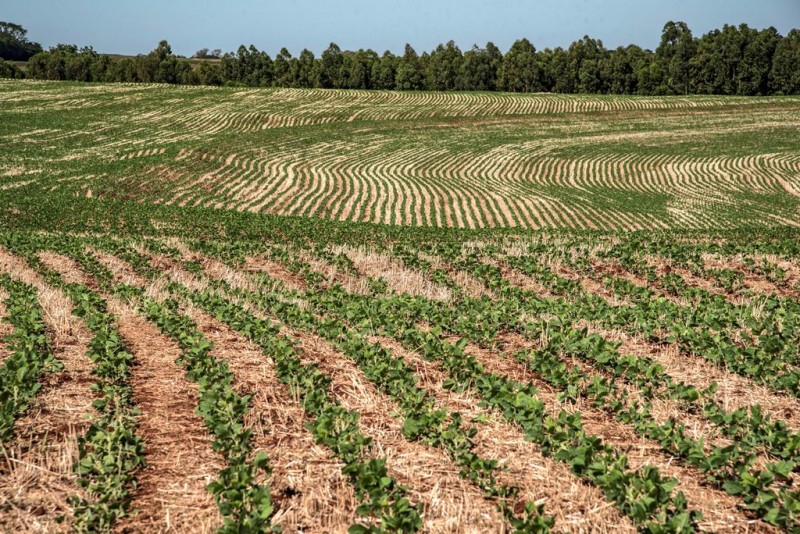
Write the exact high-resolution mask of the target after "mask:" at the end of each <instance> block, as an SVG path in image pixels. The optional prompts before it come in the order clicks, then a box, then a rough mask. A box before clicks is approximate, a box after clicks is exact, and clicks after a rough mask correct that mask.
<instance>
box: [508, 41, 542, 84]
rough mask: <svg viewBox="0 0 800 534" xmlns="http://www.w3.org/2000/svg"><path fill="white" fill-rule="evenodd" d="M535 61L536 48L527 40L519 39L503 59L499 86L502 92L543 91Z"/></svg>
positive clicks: (540, 76)
mask: <svg viewBox="0 0 800 534" xmlns="http://www.w3.org/2000/svg"><path fill="white" fill-rule="evenodd" d="M539 68H540V66H539V64H538V63H537V61H536V48H535V47H534V46H533V44H531V42H530V41H528V40H527V39H519V40H518V41H515V42H514V44H513V45H512V46H511V49H510V50H509V51H508V52H506V55H505V56H504V57H503V63H502V67H501V69H500V74H499V79H500V83H499V86H500V88H501V89H502V90H503V91H511V92H514V93H516V92H523V93H530V92H532V91H541V90H542V89H543V84H542V75H541V73H540V71H539Z"/></svg>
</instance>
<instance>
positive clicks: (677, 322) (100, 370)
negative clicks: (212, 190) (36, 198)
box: [0, 212, 800, 532]
mask: <svg viewBox="0 0 800 534" xmlns="http://www.w3.org/2000/svg"><path fill="white" fill-rule="evenodd" d="M209 214H210V216H212V217H213V214H214V212H209ZM357 231H359V229H358V228H355V227H354V228H352V229H351V232H353V234H352V235H350V236H349V237H350V238H353V237H354V236H355V232H357ZM361 231H363V235H362V237H363V238H362V239H360V240H359V241H358V242H355V241H351V242H348V241H347V240H340V239H338V238H336V239H333V240H331V239H330V234H325V233H324V232H318V231H317V230H316V229H314V227H313V226H307V227H306V231H305V234H303V233H301V232H300V231H297V232H295V233H294V234H293V235H292V236H291V237H290V236H289V235H288V234H286V235H282V236H278V235H276V234H275V233H271V232H268V233H265V237H264V238H263V239H261V240H257V241H255V240H223V241H215V240H212V239H206V238H202V239H193V238H189V237H182V238H181V237H175V236H166V235H161V236H155V235H153V236H150V237H138V238H127V237H110V236H107V235H105V236H104V235H100V234H93V235H86V234H84V235H77V234H62V233H52V232H27V231H6V232H4V233H2V235H0V288H2V289H0V301H2V308H0V314H2V316H3V322H2V324H3V329H4V330H3V332H2V333H3V334H4V343H3V344H2V345H0V362H1V365H2V367H0V373H2V374H0V377H2V380H0V398H2V399H3V403H2V413H0V416H1V418H0V437H1V438H2V440H3V450H4V454H3V459H4V460H3V461H2V462H1V463H0V512H1V513H0V521H2V527H3V530H23V531H52V530H60V529H67V530H79V531H96V530H103V529H106V528H111V527H112V526H113V528H121V529H128V530H132V531H151V530H152V531H155V530H164V529H167V530H170V529H171V530H178V531H180V530H216V529H217V528H219V527H220V526H221V525H227V527H226V529H227V530H239V531H241V529H245V530H247V529H250V530H252V531H263V530H266V529H268V528H269V527H281V528H283V530H284V531H285V532H296V531H304V532H321V531H330V532H343V531H347V530H348V529H350V531H351V532H354V531H355V532H358V531H367V530H369V529H373V530H374V529H379V530H383V531H396V530H402V531H415V530H422V531H426V532H512V531H527V532H547V531H550V530H553V531H562V532H563V531H570V532H577V531H584V532H612V531H613V532H620V531H631V532H632V531H636V530H640V531H650V532H691V531H695V530H704V531H715V532H744V531H752V532H779V531H794V530H796V529H797V526H798V517H799V516H798V514H800V510H798V506H800V504H798V502H799V501H798V499H797V497H798V493H797V492H798V489H800V488H798V485H797V483H798V478H797V472H798V465H799V464H798V456H799V455H800V452H799V451H800V448H798V443H799V442H800V438H799V437H798V431H799V430H800V420H799V419H798V413H799V412H798V410H797V406H798V400H797V399H798V395H800V370H798V366H797V361H798V356H799V354H798V350H800V349H798V344H797V342H796V341H797V317H798V315H799V314H800V300H798V297H800V261H798V255H800V249H798V243H800V241H798V240H797V239H796V234H794V235H792V234H788V235H784V236H783V237H781V235H780V234H761V233H753V234H748V235H746V236H745V235H737V234H725V235H722V234H720V235H715V236H713V239H712V238H708V239H700V238H698V236H696V235H693V236H691V237H686V238H679V237H677V236H676V235H662V236H657V235H655V234H648V235H644V234H641V233H636V234H632V235H629V236H619V235H608V236H601V235H595V234H593V235H578V234H572V235H570V234H564V233H560V232H555V233H536V234H525V235H519V236H511V235H504V236H502V237H498V236H495V237H493V238H492V237H489V236H483V237H476V238H475V239H472V240H470V241H466V240H464V239H463V238H462V236H460V235H458V234H454V235H451V234H447V233H445V234H441V235H439V236H438V237H437V238H431V235H432V234H417V233H415V232H414V231H413V230H405V232H407V233H405V234H403V237H404V239H402V240H398V241H395V242H391V241H387V240H385V239H384V238H383V237H381V238H378V239H377V241H375V242H373V241H371V240H370V238H369V237H368V235H369V233H370V227H364V228H363V229H361ZM273 237H274V238H276V239H273ZM357 243H359V244H357ZM364 243H367V244H364ZM379 243H382V244H379ZM215 502H216V503H217V505H216V506H215V505H214V503H215ZM134 511H136V512H134Z"/></svg>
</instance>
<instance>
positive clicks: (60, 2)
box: [0, 0, 800, 56]
mask: <svg viewBox="0 0 800 534" xmlns="http://www.w3.org/2000/svg"><path fill="white" fill-rule="evenodd" d="M0 20H5V21H9V22H16V23H17V24H21V25H22V26H24V27H25V28H26V29H27V30H28V39H29V40H31V41H35V42H39V43H41V44H42V45H43V46H44V47H45V48H47V47H50V46H54V45H56V44H58V43H69V44H77V45H79V46H85V45H91V46H93V47H94V49H95V50H97V51H98V52H102V53H109V54H138V53H147V52H149V51H150V50H152V49H153V48H155V47H156V45H157V44H158V42H159V41H160V40H162V39H166V40H168V41H169V43H170V44H171V45H172V50H173V52H174V53H176V54H180V55H185V56H190V55H192V54H194V52H195V51H197V50H199V49H201V48H209V49H212V50H213V49H215V48H220V49H222V50H223V52H225V51H234V50H236V49H237V48H238V47H239V45H240V44H245V45H248V46H249V45H251V44H253V45H255V46H256V47H257V48H258V49H259V50H266V51H267V52H269V53H270V54H271V55H275V54H276V53H277V52H278V51H279V50H280V49H281V48H282V47H286V48H287V49H288V50H289V51H290V52H292V53H293V54H294V55H297V54H298V53H299V52H300V51H301V50H302V49H303V48H308V49H309V50H311V51H312V52H314V53H315V54H316V55H319V54H320V53H321V52H322V51H323V50H324V49H325V48H327V47H328V44H329V43H331V42H335V43H337V44H338V45H339V46H340V47H341V48H342V49H344V50H356V49H359V48H372V49H373V50H376V51H378V52H379V53H381V52H383V51H384V50H391V51H392V52H394V53H402V51H403V47H404V45H405V43H407V42H408V43H411V45H412V46H414V48H415V49H416V50H417V52H420V53H421V52H423V51H430V50H432V49H433V48H434V47H435V46H436V45H437V44H440V43H445V42H447V41H449V40H451V39H452V40H454V41H455V42H456V44H458V46H459V47H460V48H461V49H462V50H466V49H468V48H470V47H471V46H472V45H473V44H476V43H477V44H479V45H484V44H485V43H486V42H487V41H492V42H494V43H495V44H496V45H497V46H499V47H500V49H501V50H503V51H505V50H507V49H508V48H509V47H510V46H511V44H512V43H513V42H514V41H515V40H516V39H519V38H522V37H527V38H528V39H530V40H531V41H532V42H533V44H534V45H535V46H536V48H537V49H542V48H545V47H551V48H552V47H556V46H562V47H567V46H569V44H570V43H571V42H572V41H575V40H577V39H580V38H581V37H583V36H584V35H589V36H591V37H594V38H598V39H601V40H602V41H603V43H604V44H605V45H606V47H608V48H616V47H617V46H620V45H628V44H638V45H640V46H642V47H644V48H650V49H654V48H655V47H656V46H657V45H658V41H659V39H660V36H661V29H662V28H663V26H664V23H665V22H667V21H669V20H675V21H678V20H682V21H685V22H687V23H688V24H689V27H690V28H691V29H692V31H693V32H694V34H695V35H696V36H699V35H702V34H703V33H706V32H707V31H709V30H712V29H714V28H721V27H722V25H723V24H726V23H727V24H736V25H738V24H740V23H742V22H744V23H747V24H748V25H749V26H751V27H754V28H759V29H761V28H767V27H769V26H774V27H775V28H777V29H778V31H779V32H780V33H781V34H783V35H785V34H786V33H787V32H788V31H789V30H790V29H792V28H800V0H757V1H754V0H666V1H665V0H494V1H490V0H391V1H390V0H338V1H337V0H327V1H325V0H315V1H312V0H281V1H274V0H262V1H258V0H215V1H211V0H136V1H132V0H71V1H64V0H0Z"/></svg>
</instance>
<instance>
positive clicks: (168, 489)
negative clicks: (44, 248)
mask: <svg viewBox="0 0 800 534" xmlns="http://www.w3.org/2000/svg"><path fill="white" fill-rule="evenodd" d="M40 257H41V258H42V261H43V262H44V263H45V264H46V265H47V266H48V267H50V268H51V269H55V270H57V271H59V272H60V273H62V275H64V276H65V278H68V279H70V280H71V281H75V282H79V283H85V284H86V285H89V286H91V285H93V280H91V279H90V278H89V277H87V276H85V275H84V273H83V272H82V271H81V270H80V267H79V266H78V265H77V264H76V263H75V262H73V261H72V260H70V259H69V258H66V257H63V256H60V255H58V254H52V253H47V254H41V255H40ZM108 308H109V311H110V312H111V313H112V314H113V315H114V316H115V318H116V321H117V326H118V328H119V331H120V334H121V335H122V338H123V340H124V341H125V344H126V346H127V348H128V350H130V351H131V354H133V356H134V362H135V364H134V365H133V366H132V368H131V379H130V383H131V387H132V389H133V396H134V402H135V404H136V407H137V408H138V409H139V410H140V412H141V414H140V415H139V416H138V417H137V431H136V432H137V435H139V436H140V437H141V438H142V439H143V440H144V443H145V462H146V467H145V468H144V469H142V471H141V472H140V473H139V474H138V476H137V485H138V487H137V489H136V492H135V494H134V498H133V502H132V504H131V508H132V509H134V510H139V512H138V513H137V514H135V515H132V516H130V517H129V518H127V519H123V520H122V521H121V522H120V523H119V524H118V525H117V527H118V528H119V529H120V530H136V531H142V530H159V531H188V530H191V531H194V532H209V531H211V530H214V529H215V528H216V527H218V526H219V525H220V524H221V523H222V519H221V516H220V514H219V510H218V509H217V506H216V504H215V502H214V498H213V496H212V495H211V493H209V492H208V491H207V490H206V485H207V484H209V483H210V482H212V481H214V480H215V479H216V474H217V473H218V472H219V470H220V469H221V468H222V467H223V465H224V460H223V459H222V458H221V457H220V456H219V455H218V454H217V453H215V452H214V451H213V450H212V448H211V443H212V441H213V437H212V436H211V434H210V433H209V431H208V430H207V429H206V427H205V425H204V423H203V421H202V418H201V417H200V416H199V415H198V414H196V413H195V408H196V406H197V403H198V400H199V394H198V391H197V386H196V385H195V384H193V383H192V382H190V381H189V380H188V379H187V378H186V377H185V372H184V370H183V368H182V367H181V366H179V365H178V363H177V362H176V360H177V359H178V358H179V357H180V355H181V350H180V348H179V347H178V346H177V344H176V343H175V342H173V341H172V340H171V339H169V338H167V337H166V336H164V335H162V334H161V333H160V332H159V331H158V330H157V328H156V327H155V326H154V325H152V324H151V323H149V322H147V321H146V320H145V319H143V318H141V317H139V316H138V315H137V314H136V313H135V312H134V311H133V310H132V309H131V308H130V307H129V306H128V305H126V304H123V303H122V302H121V301H119V300H118V299H116V298H108Z"/></svg>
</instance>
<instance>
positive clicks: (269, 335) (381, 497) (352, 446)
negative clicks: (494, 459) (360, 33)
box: [105, 243, 421, 531]
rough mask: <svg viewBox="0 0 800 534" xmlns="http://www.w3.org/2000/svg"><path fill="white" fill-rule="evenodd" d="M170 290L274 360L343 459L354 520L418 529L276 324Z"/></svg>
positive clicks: (353, 419) (321, 438) (364, 442)
mask: <svg viewBox="0 0 800 534" xmlns="http://www.w3.org/2000/svg"><path fill="white" fill-rule="evenodd" d="M105 244H106V245H108V243H105ZM111 248H112V250H116V251H117V252H118V253H119V252H121V253H123V254H124V255H125V257H126V259H127V260H128V261H131V260H133V261H134V264H133V266H134V267H136V268H137V269H140V270H141V272H142V273H143V274H145V275H146V274H147V273H148V272H150V274H154V273H152V270H148V269H147V267H146V266H149V262H148V260H147V259H143V258H142V257H141V256H139V255H138V254H137V253H136V252H134V251H132V250H126V249H124V248H123V249H119V247H118V246H116V245H114V246H112V247H111ZM189 278H190V279H191V277H189ZM171 288H172V290H174V291H177V292H178V293H179V294H180V295H181V296H182V297H184V298H188V299H190V300H191V301H192V302H193V303H194V304H195V305H196V306H199V307H201V308H202V309H204V310H205V311H206V312H208V313H210V314H212V315H213V316H215V318H216V319H217V320H220V321H222V322H224V323H226V324H228V326H230V327H231V328H233V329H234V330H236V331H238V332H239V333H240V334H243V335H245V336H246V337H248V338H249V339H250V340H251V341H253V342H255V343H256V344H257V345H258V346H259V347H261V349H262V351H263V352H264V353H265V354H266V355H267V356H268V357H270V358H273V359H274V360H275V362H276V370H277V372H278V377H279V378H280V380H281V381H282V382H283V383H285V384H287V385H288V386H289V387H290V389H291V393H292V396H299V400H300V402H301V403H302V405H303V408H304V410H305V411H306V413H307V415H308V416H310V420H309V421H308V422H307V427H308V428H309V429H310V430H311V432H312V434H313V435H314V437H315V438H316V440H317V442H318V443H320V444H325V445H327V446H328V447H330V448H331V449H332V450H333V451H334V453H335V454H336V455H337V457H339V459H340V460H342V461H343V463H344V467H343V469H342V472H343V473H344V474H345V475H347V477H348V478H349V480H350V483H351V484H352V485H353V486H354V488H355V490H356V496H357V498H358V500H359V501H360V503H361V505H360V506H359V507H358V514H359V515H360V516H363V517H364V519H366V520H368V521H369V520H370V518H375V519H377V520H379V521H380V523H379V524H380V525H381V526H382V527H383V528H386V529H388V530H392V529H400V530H404V531H414V530H418V529H419V528H420V527H421V520H420V517H419V514H418V512H417V510H416V509H415V507H413V506H412V505H411V504H410V503H409V501H408V500H407V499H406V498H405V489H404V488H403V487H401V486H400V485H398V483H397V482H396V481H395V480H394V479H393V478H391V477H389V476H388V474H387V471H386V460H385V459H384V458H381V457H376V456H374V455H373V444H372V442H371V440H370V439H369V438H367V437H366V436H364V435H363V434H362V433H361V432H360V431H359V430H358V419H359V417H358V414H357V413H356V412H353V411H350V410H346V409H344V408H343V407H342V406H340V405H339V404H338V403H337V402H336V401H335V400H334V399H333V398H332V397H331V396H330V394H329V393H328V391H329V387H330V378H329V377H327V376H326V375H324V374H322V373H321V372H320V371H319V370H318V369H317V368H316V366H313V365H306V364H304V363H303V362H302V360H301V356H302V353H301V352H300V351H297V349H296V348H295V347H294V346H293V344H292V342H291V340H290V339H289V338H286V337H284V336H282V335H280V334H279V332H278V328H277V327H276V326H274V325H272V324H271V323H268V322H266V321H265V320H263V319H261V318H259V317H256V316H255V315H253V314H252V313H251V312H250V311H248V310H247V309H245V308H243V307H241V306H240V305H238V304H236V303H234V302H230V301H227V300H225V299H222V298H219V297H218V296H216V295H214V294H212V293H209V292H208V291H205V292H199V291H197V290H190V289H188V288H187V287H186V286H182V285H179V284H177V285H176V283H175V282H173V283H172V284H171ZM373 521H374V520H373ZM362 522H363V519H359V523H358V525H361V524H362ZM358 528H361V527H360V526H359V527H358Z"/></svg>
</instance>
